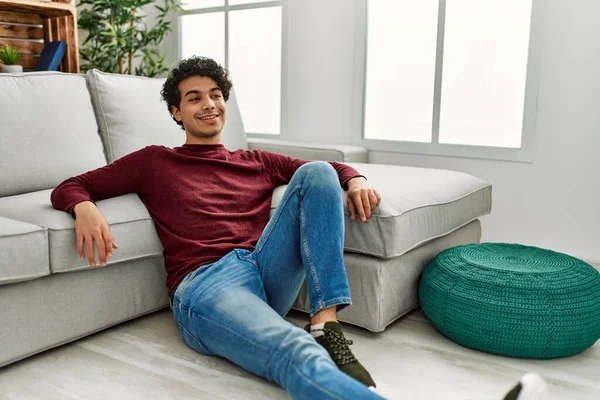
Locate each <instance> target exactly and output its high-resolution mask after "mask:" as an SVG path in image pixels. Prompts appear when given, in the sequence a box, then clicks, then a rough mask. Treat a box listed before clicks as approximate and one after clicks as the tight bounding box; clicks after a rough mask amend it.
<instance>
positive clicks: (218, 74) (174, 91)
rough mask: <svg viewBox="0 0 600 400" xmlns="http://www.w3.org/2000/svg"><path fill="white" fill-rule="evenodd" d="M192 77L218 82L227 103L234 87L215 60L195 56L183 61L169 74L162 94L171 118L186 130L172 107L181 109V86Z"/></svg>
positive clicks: (226, 73) (227, 73) (227, 74)
mask: <svg viewBox="0 0 600 400" xmlns="http://www.w3.org/2000/svg"><path fill="white" fill-rule="evenodd" d="M192 76H206V77H208V78H211V79H212V80H213V81H215V82H216V84H217V86H218V87H219V89H221V93H223V98H224V99H225V101H227V100H229V92H230V91H231V88H232V87H233V84H232V83H231V78H230V77H229V71H227V70H226V69H225V68H223V67H222V66H221V65H219V64H218V63H217V62H216V61H215V60H213V59H211V58H207V57H198V56H193V57H190V58H187V59H185V60H181V61H180V62H179V64H178V65H177V67H175V68H173V70H172V71H171V72H170V73H169V77H168V78H167V80H166V82H165V84H164V85H163V88H162V90H161V92H160V94H161V96H162V98H163V100H164V101H165V102H166V103H167V108H168V109H169V114H171V118H173V120H174V121H175V122H176V123H177V124H178V125H180V126H181V129H184V127H183V123H182V122H181V121H177V120H176V119H175V117H174V116H173V113H172V111H171V106H175V107H177V108H179V106H180V104H181V93H180V92H179V84H180V83H181V82H182V81H184V80H185V79H187V78H190V77H192Z"/></svg>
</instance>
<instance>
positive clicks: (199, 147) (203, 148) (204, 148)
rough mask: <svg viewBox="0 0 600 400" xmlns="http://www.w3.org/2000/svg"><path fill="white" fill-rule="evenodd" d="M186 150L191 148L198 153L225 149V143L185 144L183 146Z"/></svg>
mask: <svg viewBox="0 0 600 400" xmlns="http://www.w3.org/2000/svg"><path fill="white" fill-rule="evenodd" d="M181 148H182V149H184V150H190V151H194V152H198V153H206V152H209V151H213V150H219V151H220V150H221V149H225V146H224V145H223V144H184V145H183V146H181Z"/></svg>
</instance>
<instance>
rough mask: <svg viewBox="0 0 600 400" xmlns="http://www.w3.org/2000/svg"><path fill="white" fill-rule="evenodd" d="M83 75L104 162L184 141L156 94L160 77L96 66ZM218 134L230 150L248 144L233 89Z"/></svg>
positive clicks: (178, 144)
mask: <svg viewBox="0 0 600 400" xmlns="http://www.w3.org/2000/svg"><path fill="white" fill-rule="evenodd" d="M87 78H88V86H89V90H90V94H91V96H92V103H93V104H94V112H95V113H96V119H97V121H98V128H99V133H100V136H101V138H102V142H103V143H104V149H105V152H106V159H107V160H108V162H112V161H114V160H116V159H118V158H120V157H122V156H124V155H126V154H129V153H131V152H133V151H136V150H139V149H141V148H143V147H145V146H148V145H152V144H161V145H164V146H168V147H177V146H181V145H182V144H183V143H185V132H184V131H183V130H182V129H181V128H180V126H179V125H177V124H176V123H175V121H173V119H172V118H171V115H170V114H169V111H168V110H167V105H166V103H165V102H164V101H163V100H162V99H161V96H160V91H161V90H162V86H163V84H164V82H165V79H164V78H162V79H159V78H146V77H138V76H130V75H119V74H109V73H104V72H100V71H98V70H90V71H88V72H87ZM222 137H223V144H224V145H225V147H227V148H228V149H230V150H236V149H240V148H242V149H247V148H248V144H247V142H246V134H245V132H244V128H243V125H242V118H241V115H240V111H239V107H238V105H237V101H236V98H235V94H234V93H233V92H232V95H231V96H230V98H229V101H228V102H227V120H226V122H225V127H224V129H223V132H222Z"/></svg>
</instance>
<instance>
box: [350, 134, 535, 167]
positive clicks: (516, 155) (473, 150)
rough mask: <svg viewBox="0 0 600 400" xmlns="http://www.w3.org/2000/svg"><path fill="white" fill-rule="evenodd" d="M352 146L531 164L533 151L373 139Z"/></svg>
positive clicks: (375, 149) (371, 149) (363, 140)
mask: <svg viewBox="0 0 600 400" xmlns="http://www.w3.org/2000/svg"><path fill="white" fill-rule="evenodd" d="M354 144H355V145H359V146H363V147H365V148H367V149H368V150H369V151H381V152H388V153H405V154H420V155H428V156H444V157H459V158H476V159H484V160H498V161H512V162H522V163H532V162H533V149H532V148H531V146H524V147H523V148H520V149H514V148H504V147H486V146H467V145H455V144H441V143H418V142H398V141H388V140H375V139H361V140H360V141H359V142H357V143H354Z"/></svg>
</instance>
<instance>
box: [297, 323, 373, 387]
mask: <svg viewBox="0 0 600 400" xmlns="http://www.w3.org/2000/svg"><path fill="white" fill-rule="evenodd" d="M304 330H305V331H307V332H308V333H311V331H310V324H308V325H306V326H305V327H304ZM319 331H321V330H318V331H316V332H319ZM313 332H315V331H313ZM322 332H323V333H322V334H321V335H319V336H317V337H315V340H316V341H317V343H319V344H320V345H321V346H323V347H324V348H325V350H327V352H328V353H329V355H330V356H331V359H332V360H333V362H335V364H336V365H337V366H338V368H339V369H340V370H341V371H342V372H344V373H345V374H346V375H349V376H351V377H352V378H354V379H356V380H357V381H359V382H361V383H363V384H364V385H366V386H367V387H370V386H372V387H375V382H374V381H373V378H371V374H369V372H368V371H367V370H366V369H365V367H363V366H362V364H361V363H360V362H358V360H357V359H356V357H354V354H352V350H350V347H349V346H350V345H351V344H352V340H348V339H346V338H345V337H344V333H343V332H342V325H340V324H339V323H337V322H326V323H325V326H324V327H323V330H322Z"/></svg>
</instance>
